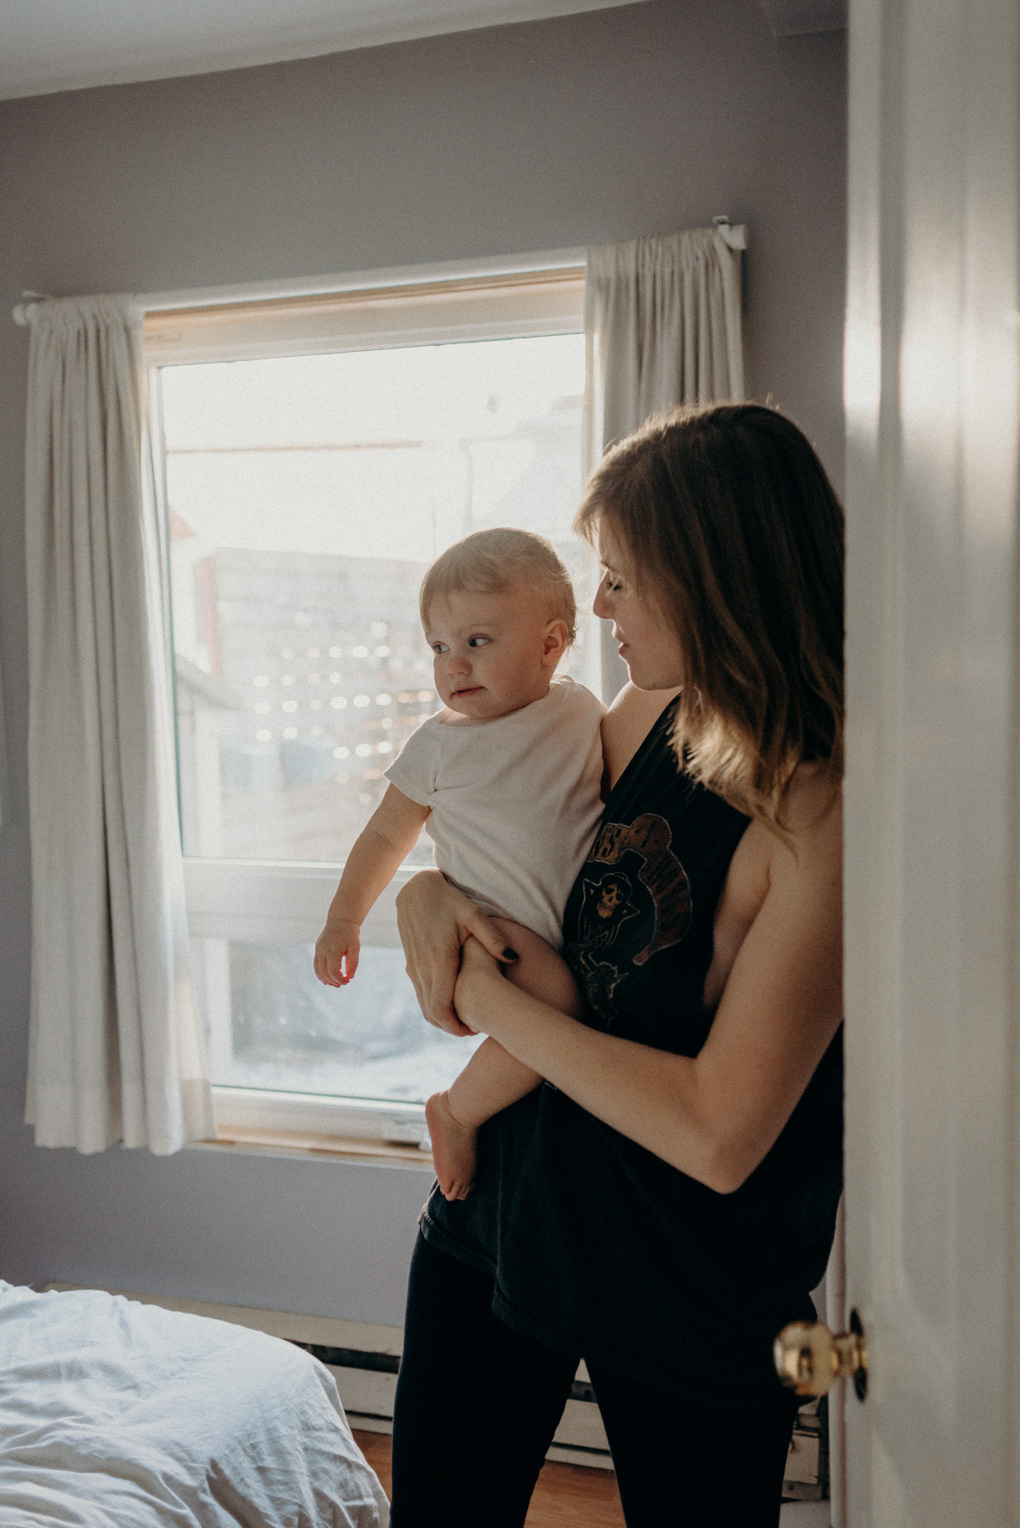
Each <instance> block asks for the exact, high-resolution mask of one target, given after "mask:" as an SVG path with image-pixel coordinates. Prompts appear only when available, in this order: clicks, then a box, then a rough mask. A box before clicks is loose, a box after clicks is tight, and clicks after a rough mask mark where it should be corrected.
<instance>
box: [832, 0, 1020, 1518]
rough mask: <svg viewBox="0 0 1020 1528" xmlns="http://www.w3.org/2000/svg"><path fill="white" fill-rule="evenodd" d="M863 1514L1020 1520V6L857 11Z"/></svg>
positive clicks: (852, 1448)
mask: <svg viewBox="0 0 1020 1528" xmlns="http://www.w3.org/2000/svg"><path fill="white" fill-rule="evenodd" d="M850 59H851V63H850V101H851V107H850V110H851V118H850V188H851V189H850V285H849V304H848V331H847V405H848V431H849V458H848V490H847V499H848V589H849V593H848V640H847V653H848V684H849V694H848V721H849V763H848V779H847V796H848V825H847V846H848V847H847V893H848V906H847V930H848V939H847V946H848V949H847V996H848V1010H847V1054H848V1084H847V1138H848V1192H847V1278H846V1293H847V1300H848V1304H849V1305H851V1306H856V1307H858V1308H859V1310H860V1313H861V1316H862V1318H863V1321H864V1325H865V1328H866V1334H867V1341H868V1346H869V1350H870V1393H869V1396H868V1399H867V1401H866V1403H865V1404H864V1405H858V1404H857V1402H856V1401H855V1399H854V1398H853V1396H852V1395H850V1396H848V1398H847V1399H846V1416H847V1430H848V1503H849V1505H848V1519H847V1520H848V1522H849V1524H850V1525H851V1528H864V1525H868V1528H894V1525H895V1528H903V1525H914V1524H916V1525H918V1528H983V1525H985V1524H989V1525H991V1524H995V1525H1004V1524H1007V1523H1008V1524H1016V1523H1020V1491H1018V1489H1017V1482H1016V1478H1015V1474H1014V1473H1011V1471H1014V1472H1015V1470H1016V1465H1011V1461H1010V1456H1011V1454H1012V1453H1015V1452H1016V1451H1017V1447H1018V1444H1020V1437H1017V1436H1016V1435H1017V1432H1018V1429H1017V1415H1018V1412H1017V1405H1016V1400H1017V1396H1016V1394H1015V1392H1016V1388H1017V1368H1018V1366H1017V1364H1016V1362H1015V1359H1014V1354H1013V1350H1014V1349H1016V1347H1017V1344H1018V1341H1020V1335H1018V1328H1017V1317H1018V1312H1020V1301H1018V1297H1017V1296H1018V1278H1020V1276H1018V1273H1017V1269H1016V1264H1017V1253H1018V1250H1020V1235H1018V1232H1020V1217H1018V1206H1020V1195H1018V1193H1017V1186H1016V1180H1017V1174H1016V1172H1015V1170H1014V1167H1013V1164H1014V1163H1015V1162H1018V1163H1020V1152H1018V1146H1020V1134H1018V1131H1017V1126H1016V1122H1015V1115H1016V1112H1017V1111H1016V1107H1015V1100H1017V1099H1018V1098H1020V1088H1018V1066H1017V1056H1016V1052H1017V1043H1016V1041H1015V1040H1014V1030H1015V1029H1016V1026H1017V1015H1018V1013H1020V1001H1018V996H1017V993H1018V970H1020V966H1018V961H1017V954H1016V951H1017V949H1018V947H1020V940H1018V937H1017V931H1018V915H1017V909H1018V889H1020V878H1018V859H1020V855H1018V851H1020V829H1018V825H1017V824H1018V806H1020V748H1018V729H1017V714H1018V706H1017V688H1018V680H1020V661H1018V642H1017V628H1018V622H1020V605H1018V600H1017V582H1018V580H1017V556H1018V535H1017V528H1018V527H1017V498H1018V478H1017V434H1018V410H1020V392H1018V381H1017V351H1018V324H1020V314H1018V311H1017V308H1018V279H1017V277H1018V255H1017V203H1018V198H1017V184H1018V153H1017V116H1018V113H1017V96H1018V52H1017V5H1016V0H851V7H850Z"/></svg>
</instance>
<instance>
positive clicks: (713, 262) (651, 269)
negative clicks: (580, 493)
mask: <svg viewBox="0 0 1020 1528" xmlns="http://www.w3.org/2000/svg"><path fill="white" fill-rule="evenodd" d="M744 247H745V231H744V227H743V225H742V224H741V225H737V226H731V225H730V224H729V223H724V222H721V221H720V222H719V223H717V224H716V225H715V226H714V227H712V228H693V229H689V230H688V231H687V232H685V233H671V234H653V235H649V236H648V237H646V238H641V239H625V240H623V241H622V242H621V243H619V244H597V245H594V246H593V247H592V248H591V249H589V250H588V256H587V260H588V271H587V278H586V282H585V334H586V340H587V347H586V350H587V353H586V371H587V375H586V383H585V458H586V459H585V470H586V471H587V472H590V471H591V470H592V468H593V467H595V466H597V464H598V461H599V458H600V457H601V455H602V453H603V451H604V450H605V448H606V447H607V446H609V445H611V444H612V442H613V441H615V440H619V439H620V438H621V437H622V436H624V435H628V434H629V433H630V432H631V430H636V429H637V427H638V425H640V424H643V423H644V421H645V420H646V419H647V418H648V416H649V414H654V413H657V412H658V411H659V410H661V409H667V408H672V407H673V406H674V405H676V404H678V403H691V404H703V403H717V402H725V401H731V402H735V401H737V400H738V399H741V398H742V397H743V396H744V365H743V348H742V341H741V326H740V251H741V250H742V249H743V248H744Z"/></svg>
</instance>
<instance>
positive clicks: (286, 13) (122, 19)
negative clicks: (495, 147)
mask: <svg viewBox="0 0 1020 1528" xmlns="http://www.w3.org/2000/svg"><path fill="white" fill-rule="evenodd" d="M637 3H640V0H0V100H10V99H12V98H14V97H18V96H28V95H43V94H46V93H48V92H51V91H56V90H81V89H86V88H88V87H91V86H94V85H117V84H125V83H128V82H130V81H133V80H153V79H168V78H173V77H174V76H176V75H182V74H206V73H210V72H211V71H213V70H217V69H239V68H244V67H245V66H247V65H250V64H270V63H279V62H281V61H282V60H284V59H294V58H314V57H316V56H318V55H319V54H323V53H338V52H341V51H343V50H344V49H347V48H364V47H372V46H374V45H376V44H378V43H386V42H403V41H407V40H408V39H410V38H414V37H431V36H435V35H437V34H439V33H442V32H460V31H466V30H468V29H470V28H473V27H486V26H498V25H501V24H503V23H505V22H514V21H535V20H540V19H543V18H545V17H550V16H566V15H573V14H575V13H577V12H579V11H594V10H602V9H604V8H606V7H608V6H614V5H621V4H625V5H626V4H630V5H633V4H637ZM717 3H722V4H725V3H727V0H717ZM760 3H761V6H762V9H763V11H764V13H765V18H766V20H767V22H768V24H769V26H770V27H771V28H772V30H773V31H774V32H776V33H790V32H810V31H819V30H821V31H828V30H832V29H833V27H834V26H840V25H845V14H846V0H760Z"/></svg>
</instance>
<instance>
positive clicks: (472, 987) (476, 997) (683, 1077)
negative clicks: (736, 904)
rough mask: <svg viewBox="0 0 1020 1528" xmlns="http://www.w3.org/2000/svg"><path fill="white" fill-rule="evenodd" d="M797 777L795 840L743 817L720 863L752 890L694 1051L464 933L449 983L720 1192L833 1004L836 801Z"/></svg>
mask: <svg viewBox="0 0 1020 1528" xmlns="http://www.w3.org/2000/svg"><path fill="white" fill-rule="evenodd" d="M795 787H796V788H795V790H794V796H793V797H792V798H791V801H790V803H789V810H790V816H791V820H792V822H793V839H794V843H793V847H792V848H791V847H789V846H787V845H786V844H784V843H782V842H780V840H779V839H777V838H776V837H775V835H773V834H767V830H766V829H765V828H763V827H761V825H760V824H757V823H755V824H752V826H751V827H750V828H749V829H748V831H747V833H746V834H745V836H744V841H742V846H741V847H743V842H746V841H747V840H748V839H749V838H751V835H761V834H767V842H766V843H765V845H764V847H763V846H762V844H761V842H760V841H759V842H758V844H755V843H754V840H752V841H751V848H752V850H753V851H754V852H751V853H748V854H746V855H738V856H735V857H734V861H733V865H732V866H731V876H732V875H736V876H737V877H738V878H739V877H740V876H747V877H751V876H752V875H753V877H754V881H755V884H754V885H753V886H751V885H748V886H747V887H740V886H737V887H736V893H737V895H738V896H739V895H741V894H742V893H744V892H746V893H747V894H748V895H752V896H756V897H758V898H759V899H760V900H759V905H758V909H757V912H756V914H755V915H754V917H753V919H752V920H751V922H750V926H749V928H748V931H747V934H746V936H745V938H744V940H743V943H742V944H741V946H740V949H739V951H738V952H737V955H736V958H735V959H734V962H733V965H732V968H731V970H730V972H729V976H728V978H727V980H726V984H725V987H724V989H723V992H722V996H721V998H720V1001H719V1006H718V1009H717V1012H716V1016H715V1020H714V1022H713V1024H712V1028H711V1030H710V1032H709V1036H708V1039H707V1040H706V1042H705V1045H704V1046H703V1048H702V1050H701V1052H700V1053H699V1055H698V1056H697V1057H694V1058H689V1057H685V1056H674V1055H671V1054H669V1053H666V1052H662V1051H657V1050H652V1049H650V1048H649V1047H647V1046H643V1045H639V1044H637V1043H635V1042H634V1041H630V1040H624V1039H620V1038H619V1037H618V1036H615V1035H607V1034H603V1033H601V1032H599V1031H597V1030H592V1029H588V1028H587V1027H586V1026H584V1025H583V1024H579V1023H577V1022H575V1021H574V1020H572V1019H569V1018H567V1017H566V1016H565V1015H564V1014H560V1013H557V1012H556V1010H555V1009H552V1008H549V1007H547V1006H545V1005H544V1004H542V1003H539V1002H537V1001H536V1000H535V999H533V998H530V997H528V996H527V995H526V994H525V993H523V992H521V991H520V990H519V989H517V988H515V987H512V986H511V984H510V983H509V982H506V981H504V980H503V979H502V977H501V975H500V973H499V970H498V967H497V966H496V965H495V964H494V963H493V962H492V961H491V960H490V959H488V958H487V957H486V956H485V954H484V952H483V951H482V950H481V949H480V948H479V947H477V946H474V945H468V946H467V948H466V949H465V950H464V952H463V961H462V970H461V976H460V978H459V980H458V983H457V987H456V993H455V1002H456V1009H457V1012H458V1013H459V1014H460V1015H461V1017H462V1018H463V1019H464V1021H465V1022H466V1023H467V1024H468V1025H470V1026H471V1028H472V1029H476V1030H479V1031H483V1032H484V1033H486V1034H490V1035H493V1036H494V1037H495V1038H496V1039H497V1040H499V1041H500V1043H501V1044H502V1045H503V1046H504V1047H505V1048H506V1050H508V1051H509V1052H510V1054H511V1055H513V1056H516V1057H517V1059H518V1060H519V1061H522V1062H524V1064H525V1065H527V1066H530V1067H532V1068H533V1069H534V1070H535V1071H537V1072H538V1073H540V1074H541V1076H543V1077H545V1078H548V1080H549V1081H550V1082H553V1083H555V1084H556V1086H557V1087H558V1088H560V1089H561V1090H562V1091H563V1092H564V1093H566V1094H567V1095H568V1096H569V1097H571V1098H573V1099H574V1100H575V1101H576V1102H577V1103H579V1104H580V1105H581V1106H582V1108H585V1109H587V1110H588V1111H589V1112H590V1113H592V1114H594V1115H596V1116H597V1117H598V1118H599V1119H602V1120H604V1121H605V1122H606V1123H607V1124H608V1125H611V1126H612V1127H613V1128H614V1129H616V1130H619V1131H620V1132H621V1133H622V1134H623V1135H626V1136H629V1137H630V1138H631V1139H632V1140H635V1141H637V1142H638V1143H639V1144H640V1145H642V1146H645V1147H647V1148H648V1149H649V1150H650V1151H652V1152H654V1153H655V1154H656V1155H657V1156H660V1157H662V1158H663V1159H664V1160H665V1161H667V1162H669V1163H670V1164H671V1165H672V1166H674V1167H678V1168H680V1169H681V1170H682V1171H684V1172H685V1173H687V1174H689V1175H690V1176H691V1177H693V1178H697V1179H698V1180H699V1181H700V1182H702V1183H705V1184H707V1185H708V1187H710V1188H713V1189H716V1190H717V1191H718V1192H720V1193H730V1192H732V1191H733V1190H734V1189H736V1188H738V1187H739V1186H740V1184H741V1183H743V1182H744V1180H745V1179H746V1178H747V1177H748V1176H749V1175H750V1173H751V1172H753V1170H754V1168H755V1167H757V1165H758V1163H759V1162H760V1161H761V1160H762V1158H763V1157H764V1156H765V1154H766V1153H767V1152H768V1150H769V1148H770V1147H771V1146H772V1144H773V1142H774V1141H775V1139H776V1137H777V1136H778V1135H779V1132H780V1131H781V1130H782V1128H783V1126H784V1125H785V1123H786V1121H787V1119H788V1118H789V1116H790V1114H791V1113H792V1112H793V1109H794V1107H795V1105H796V1103H797V1101H798V1099H799V1098H800V1096H801V1094H802V1093H803V1091H804V1089H805V1087H806V1086H807V1084H808V1082H809V1081H810V1078H811V1076H812V1073H813V1072H814V1070H815V1068H816V1067H817V1065H818V1063H819V1061H820V1060H821V1058H822V1056H823V1054H824V1053H825V1050H826V1049H827V1047H828V1045H829V1042H830V1040H831V1039H832V1037H833V1035H834V1034H835V1032H836V1030H837V1028H838V1026H839V1023H840V1019H841V1016H842V943H841V928H842V903H841V881H842V874H841V863H842V834H841V812H840V803H839V800H838V798H834V799H827V798H828V796H829V794H830V788H829V787H828V786H827V785H823V784H822V782H820V781H819V780H818V779H816V778H813V777H811V775H810V772H808V774H807V775H806V777H805V779H804V781H803V782H802V783H801V786H797V782H795ZM820 802H821V803H822V805H821V806H820V805H819V803H820ZM798 822H799V823H800V824H801V825H800V826H798ZM761 851H763V852H761ZM763 865H764V874H762V866H763Z"/></svg>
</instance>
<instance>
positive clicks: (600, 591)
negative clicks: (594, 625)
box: [591, 584, 610, 621]
mask: <svg viewBox="0 0 1020 1528" xmlns="http://www.w3.org/2000/svg"><path fill="white" fill-rule="evenodd" d="M591 608H592V611H593V612H594V614H595V615H597V616H598V617H599V619H600V620H602V621H608V620H609V614H610V612H609V601H608V600H607V599H606V593H605V590H604V588H603V587H602V585H601V584H599V586H598V588H597V589H596V590H595V600H594V603H593V604H592V607H591Z"/></svg>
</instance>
